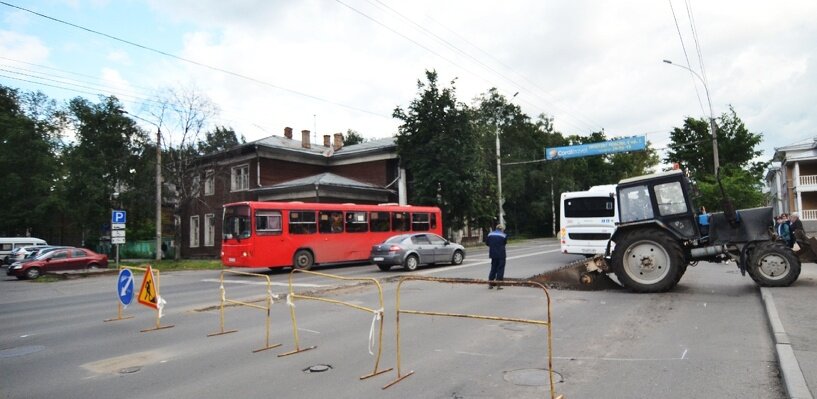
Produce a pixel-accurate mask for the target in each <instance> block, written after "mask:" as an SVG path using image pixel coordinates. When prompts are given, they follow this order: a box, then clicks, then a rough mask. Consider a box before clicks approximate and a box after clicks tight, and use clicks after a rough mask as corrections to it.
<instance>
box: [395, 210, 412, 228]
mask: <svg viewBox="0 0 817 399" xmlns="http://www.w3.org/2000/svg"><path fill="white" fill-rule="evenodd" d="M408 219H409V214H408V212H394V213H392V214H391V229H392V230H393V231H409V230H410V227H411V226H410V225H409V221H408Z"/></svg>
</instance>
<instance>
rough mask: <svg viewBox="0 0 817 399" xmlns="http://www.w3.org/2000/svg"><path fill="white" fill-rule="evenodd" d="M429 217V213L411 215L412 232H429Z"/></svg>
mask: <svg viewBox="0 0 817 399" xmlns="http://www.w3.org/2000/svg"><path fill="white" fill-rule="evenodd" d="M428 226H429V217H428V214H427V213H412V214H411V230H412V231H428Z"/></svg>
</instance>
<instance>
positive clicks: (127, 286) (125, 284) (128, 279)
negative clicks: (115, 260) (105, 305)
mask: <svg viewBox="0 0 817 399" xmlns="http://www.w3.org/2000/svg"><path fill="white" fill-rule="evenodd" d="M116 294H117V295H118V296H119V302H122V304H123V305H125V306H128V305H130V303H131V302H133V272H131V271H130V269H122V270H121V271H119V279H118V280H117V283H116Z"/></svg>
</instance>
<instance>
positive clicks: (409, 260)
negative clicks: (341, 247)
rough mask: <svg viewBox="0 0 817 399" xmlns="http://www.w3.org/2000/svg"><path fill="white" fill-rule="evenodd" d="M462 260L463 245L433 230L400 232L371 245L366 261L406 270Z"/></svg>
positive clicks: (455, 263) (383, 266)
mask: <svg viewBox="0 0 817 399" xmlns="http://www.w3.org/2000/svg"><path fill="white" fill-rule="evenodd" d="M463 259H465V247H463V246H462V245H460V244H457V243H453V242H450V241H448V240H446V239H444V238H442V237H440V236H438V235H436V234H432V233H412V234H401V235H397V236H393V237H389V238H388V239H387V240H386V241H383V242H382V243H380V244H377V245H374V246H372V252H371V254H370V255H369V261H370V262H372V263H374V264H376V265H377V267H378V268H380V270H382V271H388V270H389V269H391V267H392V266H395V265H403V268H405V269H406V270H416V269H417V266H419V265H424V264H434V263H450V264H452V265H459V264H460V263H462V261H463Z"/></svg>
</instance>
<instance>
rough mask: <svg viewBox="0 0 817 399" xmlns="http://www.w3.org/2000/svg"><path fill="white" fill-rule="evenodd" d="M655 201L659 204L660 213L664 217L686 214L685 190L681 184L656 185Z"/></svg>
mask: <svg viewBox="0 0 817 399" xmlns="http://www.w3.org/2000/svg"><path fill="white" fill-rule="evenodd" d="M653 190H654V191H655V199H656V201H657V202H658V213H660V214H661V215H662V216H666V215H677V214H679V213H686V211H687V204H686V200H684V189H682V188H681V183H679V182H677V181H676V182H672V183H664V184H658V185H656V186H655V187H654V188H653Z"/></svg>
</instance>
